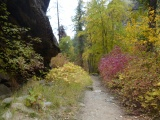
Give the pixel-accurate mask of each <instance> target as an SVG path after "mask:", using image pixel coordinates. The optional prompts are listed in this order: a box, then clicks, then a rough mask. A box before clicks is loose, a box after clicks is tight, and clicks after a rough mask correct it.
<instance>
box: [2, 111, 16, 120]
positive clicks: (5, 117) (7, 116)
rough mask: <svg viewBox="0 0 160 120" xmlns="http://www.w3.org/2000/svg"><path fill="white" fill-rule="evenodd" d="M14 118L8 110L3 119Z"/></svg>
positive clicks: (9, 119)
mask: <svg viewBox="0 0 160 120" xmlns="http://www.w3.org/2000/svg"><path fill="white" fill-rule="evenodd" d="M12 116H13V115H12V113H11V111H10V110H8V111H6V112H5V113H4V114H3V115H2V118H3V119H4V120H11V118H12Z"/></svg>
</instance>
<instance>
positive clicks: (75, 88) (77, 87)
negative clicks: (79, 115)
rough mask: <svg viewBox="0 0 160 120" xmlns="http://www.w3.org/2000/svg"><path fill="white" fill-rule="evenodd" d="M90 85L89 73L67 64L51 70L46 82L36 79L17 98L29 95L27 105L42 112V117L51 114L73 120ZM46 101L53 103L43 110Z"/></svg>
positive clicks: (56, 117)
mask: <svg viewBox="0 0 160 120" xmlns="http://www.w3.org/2000/svg"><path fill="white" fill-rule="evenodd" d="M41 82H42V83H43V82H45V84H42V83H41ZM90 84H92V82H91V78H90V76H89V75H88V73H87V72H85V71H84V70H83V69H82V68H81V67H79V66H77V65H74V64H73V63H67V64H65V65H64V66H63V67H58V68H53V69H52V70H50V72H49V73H48V74H47V75H46V78H45V81H39V80H38V78H36V77H34V78H33V79H32V80H31V81H29V82H28V84H27V85H26V86H24V87H23V88H22V91H23V92H20V93H17V94H16V96H20V95H22V94H24V95H26V94H28V95H29V96H28V97H27V98H26V100H25V105H26V106H28V107H32V108H33V109H34V110H36V111H37V112H40V113H41V114H40V116H45V115H46V114H49V115H52V116H53V118H54V119H73V117H74V115H75V112H76V110H78V105H79V103H78V102H79V100H80V99H81V97H82V95H83V92H84V90H85V88H86V86H89V85H90ZM44 101H46V102H51V103H52V105H51V106H50V108H49V109H48V108H43V105H42V103H43V102H44ZM44 119H45V118H44Z"/></svg>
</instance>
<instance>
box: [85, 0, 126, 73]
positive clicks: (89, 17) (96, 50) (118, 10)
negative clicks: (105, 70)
mask: <svg viewBox="0 0 160 120" xmlns="http://www.w3.org/2000/svg"><path fill="white" fill-rule="evenodd" d="M127 13H128V12H127V5H126V4H125V2H122V1H121V0H112V2H110V3H109V4H108V3H107V1H105V0H100V1H97V0H92V1H91V2H90V3H88V5H87V12H86V15H85V17H84V19H85V31H84V34H85V35H86V36H87V41H86V44H85V51H84V53H83V57H84V59H86V60H87V61H88V64H89V68H90V71H91V72H96V68H97V65H98V62H99V60H100V58H101V57H102V56H103V55H104V54H107V53H108V52H110V51H111V50H112V49H113V47H114V46H115V45H119V44H120V43H121V42H120V41H119V36H118V35H119V34H122V32H123V29H124V25H123V23H125V20H126V19H127Z"/></svg>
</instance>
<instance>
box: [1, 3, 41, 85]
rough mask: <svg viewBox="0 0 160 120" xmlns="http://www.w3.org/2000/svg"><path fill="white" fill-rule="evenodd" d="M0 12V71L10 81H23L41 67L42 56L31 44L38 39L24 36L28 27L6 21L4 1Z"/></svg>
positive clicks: (6, 14) (7, 14) (6, 13)
mask: <svg viewBox="0 0 160 120" xmlns="http://www.w3.org/2000/svg"><path fill="white" fill-rule="evenodd" d="M0 12H1V14H2V15H1V16H0V24H1V26H0V40H1V41H0V72H1V73H3V74H7V76H9V77H10V81H12V83H13V82H14V83H15V84H16V82H24V81H25V80H26V78H29V77H31V76H32V75H34V74H35V72H37V71H39V70H40V69H43V58H42V57H41V56H40V55H39V54H37V53H36V52H35V51H34V49H33V45H32V42H33V41H34V42H35V41H37V42H40V40H39V39H38V38H32V37H31V36H27V37H26V32H27V31H28V30H29V29H26V28H20V27H18V26H16V25H13V24H12V23H9V22H8V16H9V13H8V12H7V8H6V5H5V4H4V3H2V4H0ZM26 41H27V42H26ZM18 80H19V81H18Z"/></svg>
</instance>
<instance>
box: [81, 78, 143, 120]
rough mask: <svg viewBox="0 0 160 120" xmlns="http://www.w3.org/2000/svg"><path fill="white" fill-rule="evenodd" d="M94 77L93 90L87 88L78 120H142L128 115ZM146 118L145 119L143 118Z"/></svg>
mask: <svg viewBox="0 0 160 120" xmlns="http://www.w3.org/2000/svg"><path fill="white" fill-rule="evenodd" d="M91 77H92V79H93V91H92V90H90V91H89V90H87V91H86V93H85V98H84V101H83V103H82V105H81V106H82V108H81V110H80V115H79V117H78V120H141V119H138V118H137V117H135V116H126V115H125V114H124V111H123V110H122V108H121V107H120V106H118V104H116V103H117V102H116V100H115V98H114V97H113V96H111V95H110V94H109V93H107V91H106V89H105V88H104V87H103V86H102V84H101V81H100V80H99V78H98V77H97V76H91ZM143 120H144V119H143Z"/></svg>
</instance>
